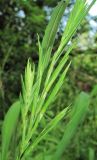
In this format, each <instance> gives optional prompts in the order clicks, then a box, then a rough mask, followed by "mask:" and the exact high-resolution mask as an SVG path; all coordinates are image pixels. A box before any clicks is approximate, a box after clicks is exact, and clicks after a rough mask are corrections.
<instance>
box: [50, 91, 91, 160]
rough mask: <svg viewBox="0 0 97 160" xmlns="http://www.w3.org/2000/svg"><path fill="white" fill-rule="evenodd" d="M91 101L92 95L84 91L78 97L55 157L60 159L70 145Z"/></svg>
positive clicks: (57, 159)
mask: <svg viewBox="0 0 97 160" xmlns="http://www.w3.org/2000/svg"><path fill="white" fill-rule="evenodd" d="M89 102H90V96H89V95H88V94H86V93H84V92H82V93H80V94H79V95H78V97H77V98H76V100H75V103H74V106H73V110H72V111H71V113H72V114H71V116H70V117H71V118H70V121H69V123H68V124H67V126H66V128H65V131H64V136H63V138H62V140H61V141H60V142H59V144H58V146H57V149H56V152H55V154H54V157H53V159H56V160H59V159H60V158H61V156H62V154H63V152H64V150H65V148H66V147H67V146H68V144H69V142H70V140H71V138H72V137H73V135H74V133H75V131H76V129H77V126H78V125H79V123H80V122H81V121H82V120H83V118H84V116H85V114H86V112H87V108H88V106H89Z"/></svg>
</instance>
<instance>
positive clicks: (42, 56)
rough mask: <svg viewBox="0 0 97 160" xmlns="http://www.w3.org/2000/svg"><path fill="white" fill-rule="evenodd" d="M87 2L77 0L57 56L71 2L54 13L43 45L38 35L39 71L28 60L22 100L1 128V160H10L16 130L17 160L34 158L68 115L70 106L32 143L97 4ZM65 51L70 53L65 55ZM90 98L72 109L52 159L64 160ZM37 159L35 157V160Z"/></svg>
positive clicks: (83, 98)
mask: <svg viewBox="0 0 97 160" xmlns="http://www.w3.org/2000/svg"><path fill="white" fill-rule="evenodd" d="M94 2H95V0H93V1H92V2H91V3H90V4H88V1H86V0H76V2H75V4H74V7H73V9H72V11H71V13H70V16H69V18H68V21H67V25H66V27H65V29H64V32H63V35H62V38H61V41H60V44H59V47H58V49H57V50H56V51H55V53H53V54H52V49H53V47H54V42H55V38H56V34H57V30H58V27H59V24H60V21H61V19H62V16H63V13H64V10H65V8H66V6H67V5H68V3H69V1H68V0H67V1H61V2H59V3H58V5H57V6H56V8H55V9H54V11H53V13H52V16H51V20H50V22H49V24H48V26H47V28H46V31H45V35H44V37H43V40H42V42H40V38H39V35H38V46H39V62H38V67H36V66H35V64H33V63H31V60H30V59H29V60H28V63H27V67H26V69H25V75H24V76H22V77H21V82H22V91H21V94H20V97H19V99H18V100H17V102H15V103H14V104H13V105H12V106H11V107H10V109H9V111H8V112H7V114H6V116H5V120H4V122H3V127H2V151H1V160H8V156H9V159H10V156H11V150H10V145H11V139H12V137H13V136H14V134H15V131H16V130H17V131H18V132H19V133H18V134H16V136H17V135H18V136H17V137H16V145H15V147H16V148H15V153H14V157H12V158H13V159H15V160H25V159H27V160H28V159H29V156H30V157H31V155H32V153H33V151H34V149H35V147H36V146H37V145H38V143H39V142H40V141H42V140H43V138H44V137H45V135H46V134H48V133H49V132H50V131H51V130H52V129H53V128H54V127H55V126H56V125H57V123H58V122H59V121H60V120H61V119H62V118H63V117H64V116H65V115H66V114H68V111H69V108H71V107H70V106H68V107H65V108H64V109H63V110H62V111H60V113H59V114H58V115H56V116H55V118H53V119H52V120H51V121H50V122H49V123H48V124H47V125H46V126H45V128H44V129H43V130H42V131H41V132H40V133H39V135H38V137H36V138H35V139H33V137H34V135H35V132H36V131H37V128H38V127H39V124H40V123H41V120H42V118H43V117H44V115H45V113H46V111H47V109H48V107H49V106H50V105H51V104H52V103H53V101H54V100H55V97H56V96H57V93H58V92H59V90H60V88H61V87H62V85H63V83H64V80H65V77H66V73H67V71H68V69H69V66H70V63H71V62H70V60H69V54H70V52H71V51H72V49H73V48H74V46H75V44H74V43H71V44H70V45H68V43H69V42H70V41H71V39H72V37H73V36H74V34H75V32H76V31H77V29H78V27H79V25H80V24H81V22H82V20H83V19H84V18H85V16H86V15H87V13H88V11H89V9H90V8H91V7H92V5H93V4H94ZM65 47H66V48H67V51H65ZM89 99H90V97H89V95H87V94H86V93H81V94H80V95H79V96H78V97H77V99H76V101H75V104H74V107H72V109H71V118H70V122H69V123H68V124H67V126H66V129H65V131H64V135H63V138H62V140H61V141H60V143H59V144H58V146H57V148H56V152H55V154H54V155H52V156H51V159H58V160H59V159H61V156H62V154H63V152H64V149H65V147H67V145H68V143H69V141H70V139H71V138H72V136H73V135H74V132H75V130H76V128H77V126H78V124H79V122H80V121H81V120H82V119H83V117H84V115H85V113H86V111H87V107H88V105H89ZM32 159H34V157H32Z"/></svg>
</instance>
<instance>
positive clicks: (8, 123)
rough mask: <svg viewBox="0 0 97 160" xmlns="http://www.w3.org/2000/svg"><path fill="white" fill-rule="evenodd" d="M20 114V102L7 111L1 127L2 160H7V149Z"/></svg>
mask: <svg viewBox="0 0 97 160" xmlns="http://www.w3.org/2000/svg"><path fill="white" fill-rule="evenodd" d="M19 114H20V102H19V101H17V102H15V103H14V104H13V105H12V106H11V107H10V108H9V110H8V112H7V114H6V116H5V119H4V122H3V127H2V160H7V154H8V148H9V144H10V141H11V138H12V135H13V133H14V131H15V128H16V125H17V121H18V118H19Z"/></svg>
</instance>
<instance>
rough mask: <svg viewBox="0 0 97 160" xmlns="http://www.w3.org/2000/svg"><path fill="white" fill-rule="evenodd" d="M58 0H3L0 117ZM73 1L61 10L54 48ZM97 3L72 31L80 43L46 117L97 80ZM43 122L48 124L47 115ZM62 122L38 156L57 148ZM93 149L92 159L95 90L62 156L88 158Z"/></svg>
mask: <svg viewBox="0 0 97 160" xmlns="http://www.w3.org/2000/svg"><path fill="white" fill-rule="evenodd" d="M58 2H59V0H9V1H8V0H0V122H2V120H3V119H4V115H5V113H6V111H7V110H8V108H9V106H10V105H11V104H12V103H13V102H14V101H15V100H16V99H17V98H18V96H19V93H20V90H21V80H20V76H21V74H23V73H24V68H25V65H26V62H27V59H28V58H29V57H30V58H31V59H32V61H33V62H34V63H35V64H36V65H37V61H38V44H37V33H38V34H39V36H40V39H41V40H42V37H43V34H44V31H45V28H46V25H47V24H48V21H49V19H50V15H51V13H52V9H53V7H54V6H56V4H57V3H58ZM73 4H74V1H73V0H71V1H70V3H69V6H68V8H67V9H66V12H65V14H64V16H63V19H62V21H61V24H60V27H59V30H58V33H57V36H56V42H55V47H54V48H53V51H55V50H56V48H57V46H58V44H59V42H60V37H61V35H62V32H63V30H64V27H65V25H66V21H67V18H68V14H69V13H70V10H71V8H72V6H73ZM96 8H97V3H95V6H94V7H93V9H91V11H90V12H89V14H88V15H87V17H86V18H85V20H84V21H83V23H82V25H81V26H80V27H79V29H78V31H77V34H76V35H75V36H74V37H73V39H77V46H76V48H75V49H74V50H73V51H72V53H71V55H70V58H71V61H72V64H71V66H70V69H69V72H68V75H67V78H66V80H65V82H64V86H63V88H61V91H60V92H59V94H58V98H57V100H56V101H55V102H54V103H53V105H52V106H51V107H50V110H49V111H48V113H47V115H46V116H47V119H48V120H49V119H50V118H52V117H53V115H54V114H56V113H58V112H59V111H60V110H61V109H62V108H64V107H66V106H67V105H69V104H70V103H72V102H73V100H74V99H75V97H76V95H77V94H78V93H79V92H80V91H85V92H89V93H90V92H91V91H92V89H93V88H94V86H95V85H96V84H97V45H96V43H97V11H96ZM51 108H52V111H51ZM45 123H46V122H45ZM0 124H1V123H0ZM41 125H43V126H44V125H45V124H44V121H43V124H41ZM64 128H65V123H64V120H63V121H62V122H61V123H60V124H59V125H58V126H57V128H56V129H55V130H54V131H53V132H52V133H50V134H49V135H48V136H47V137H46V141H45V140H44V141H43V142H42V143H41V144H39V145H38V147H37V149H36V151H35V159H36V160H37V159H39V158H40V160H41V159H42V160H43V156H44V153H47V154H48V153H51V152H53V150H54V147H55V145H56V144H57V143H58V141H59V140H60V137H61V136H62V133H63V131H64ZM93 154H95V158H94V159H95V160H96V159H97V96H95V97H93V99H92V102H91V105H90V107H89V110H88V113H87V116H86V118H85V121H84V123H83V124H82V125H80V126H79V128H78V130H77V132H76V134H75V136H74V138H73V139H72V141H71V143H70V145H69V147H68V148H67V150H65V151H64V156H63V160H64V159H66V160H87V159H88V158H89V157H92V155H93ZM41 157H42V158H41ZM64 157H65V158H64ZM90 160H92V159H90Z"/></svg>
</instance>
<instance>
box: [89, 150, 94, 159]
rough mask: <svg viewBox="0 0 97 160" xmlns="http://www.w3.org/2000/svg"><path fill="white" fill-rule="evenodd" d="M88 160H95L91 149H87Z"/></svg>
mask: <svg viewBox="0 0 97 160" xmlns="http://www.w3.org/2000/svg"><path fill="white" fill-rule="evenodd" d="M89 160H95V152H94V149H93V148H89Z"/></svg>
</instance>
